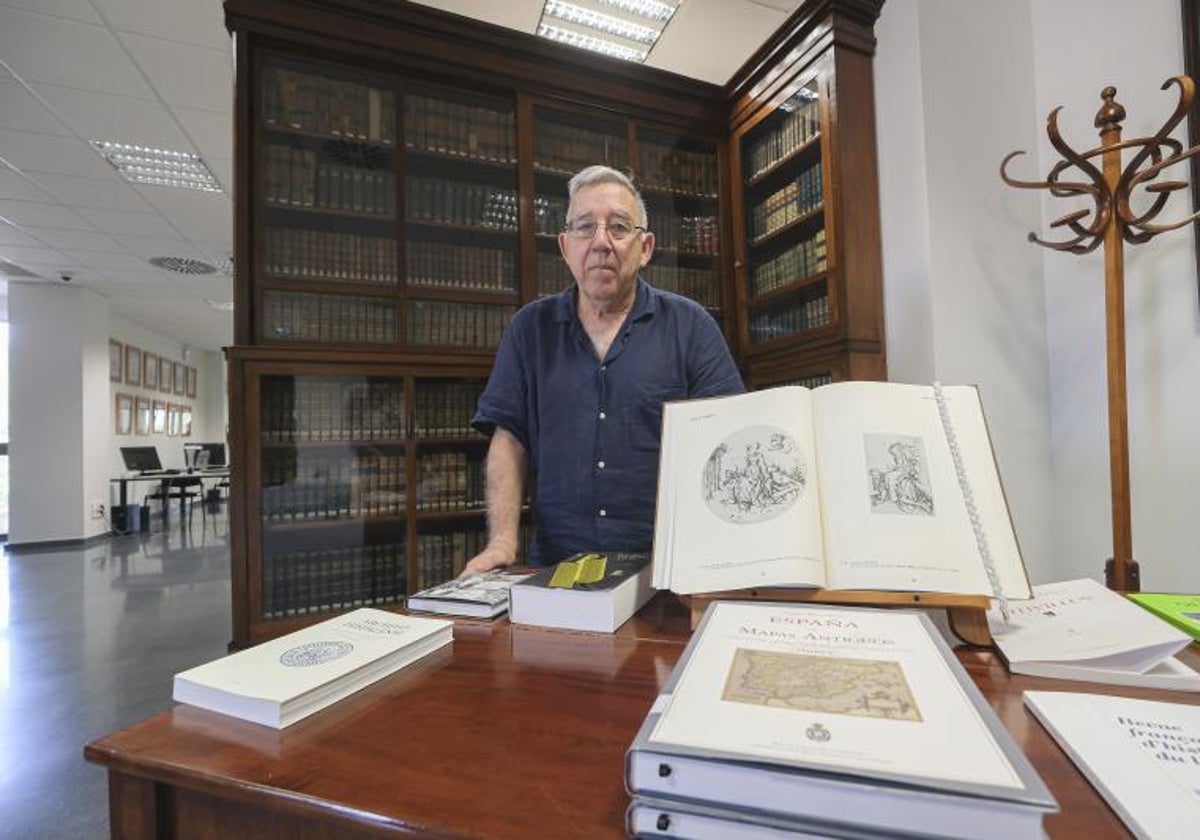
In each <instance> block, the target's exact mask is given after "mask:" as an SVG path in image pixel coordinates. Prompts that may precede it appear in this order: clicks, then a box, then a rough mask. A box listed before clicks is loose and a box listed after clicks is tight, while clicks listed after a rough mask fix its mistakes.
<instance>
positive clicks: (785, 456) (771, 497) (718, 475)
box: [702, 425, 809, 524]
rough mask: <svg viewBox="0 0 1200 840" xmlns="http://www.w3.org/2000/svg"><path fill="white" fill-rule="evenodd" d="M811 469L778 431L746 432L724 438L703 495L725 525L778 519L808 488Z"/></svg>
mask: <svg viewBox="0 0 1200 840" xmlns="http://www.w3.org/2000/svg"><path fill="white" fill-rule="evenodd" d="M808 480H809V475H808V466H807V463H806V461H805V458H804V454H803V453H802V452H801V450H800V447H799V446H797V444H796V441H795V440H793V439H792V437H791V436H790V435H789V434H788V433H787V432H785V431H783V430H782V429H779V428H776V427H775V426H765V425H763V426H748V427H746V428H743V429H739V430H738V431H736V432H734V433H733V434H731V435H729V436H728V437H726V438H725V439H724V440H723V441H721V443H720V444H719V445H718V446H717V448H716V449H714V450H713V451H712V453H711V454H710V455H709V456H708V460H707V461H706V462H705V464H704V475H703V477H702V481H703V487H702V495H703V496H704V500H705V502H707V503H708V507H709V509H710V510H711V511H712V512H713V513H715V514H716V515H717V516H718V517H720V518H721V519H723V520H725V521H727V522H736V523H741V524H748V523H752V522H763V521H765V520H768V519H774V518H775V517H776V516H779V515H780V514H781V513H783V512H784V511H786V510H788V509H789V508H790V507H791V506H792V505H793V504H794V503H795V501H796V500H797V499H799V498H800V497H801V496H802V495H803V494H804V490H805V488H806V487H807V486H808Z"/></svg>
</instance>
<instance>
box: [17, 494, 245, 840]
mask: <svg viewBox="0 0 1200 840" xmlns="http://www.w3.org/2000/svg"><path fill="white" fill-rule="evenodd" d="M202 522H203V520H202V519H201V516H200V511H199V510H198V509H197V510H196V511H195V512H194V519H193V523H192V525H191V527H190V528H180V527H179V523H177V522H176V523H172V526H171V529H170V531H169V532H167V533H161V532H159V533H153V534H148V535H134V536H126V537H112V538H108V539H105V540H102V541H100V542H99V543H96V544H93V545H91V546H88V547H86V548H81V549H76V550H71V551H53V552H38V553H19V554H8V553H4V554H0V837H14V838H41V837H46V838H72V837H84V838H92V837H106V836H107V835H108V800H107V787H106V779H105V774H104V771H103V770H102V769H101V768H99V767H96V766H95V765H92V764H88V763H86V762H85V761H84V760H83V745H84V744H85V743H86V742H87V741H89V740H91V739H93V738H96V737H98V736H100V735H104V734H105V733H107V732H110V731H112V730H114V729H120V728H123V727H126V726H129V725H131V724H133V723H136V722H137V721H139V720H142V719H143V718H146V717H149V716H150V715H153V714H157V713H158V712H161V711H164V710H165V709H168V708H170V706H171V677H172V675H174V674H175V673H176V672H177V671H180V670H183V669H184V668H187V667H190V666H192V665H195V664H198V663H200V662H203V661H207V660H209V659H213V658H216V657H218V656H221V655H223V654H224V653H225V651H226V645H227V644H228V642H229V638H230V592H229V532H228V526H227V520H226V517H225V515H224V513H220V514H218V515H216V516H213V515H211V514H210V515H209V516H208V518H207V522H206V523H204V524H202Z"/></svg>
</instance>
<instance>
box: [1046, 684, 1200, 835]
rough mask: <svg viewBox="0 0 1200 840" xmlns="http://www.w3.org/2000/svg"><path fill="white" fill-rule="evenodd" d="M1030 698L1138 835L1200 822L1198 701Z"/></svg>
mask: <svg viewBox="0 0 1200 840" xmlns="http://www.w3.org/2000/svg"><path fill="white" fill-rule="evenodd" d="M1025 705H1026V706H1027V707H1028V708H1029V711H1031V712H1033V715H1034V717H1036V718H1037V719H1038V720H1039V721H1041V723H1042V726H1044V727H1045V728H1046V731H1048V732H1049V733H1050V735H1051V736H1052V737H1053V738H1054V740H1055V741H1057V742H1058V745H1059V746H1060V747H1062V749H1063V752H1065V753H1066V754H1067V755H1068V756H1069V757H1070V759H1071V761H1073V762H1074V763H1075V765H1076V766H1077V767H1078V768H1079V770H1080V772H1082V773H1083V775H1085V776H1086V777H1087V779H1088V781H1089V782H1091V783H1092V786H1093V787H1095V788H1096V790H1097V791H1098V792H1099V793H1100V795H1101V796H1103V797H1104V799H1105V801H1106V802H1108V804H1109V806H1111V807H1112V809H1113V810H1114V811H1115V812H1116V813H1117V815H1118V816H1119V817H1120V818H1121V820H1122V821H1123V822H1124V823H1125V825H1126V826H1127V827H1128V828H1129V830H1130V831H1131V832H1133V833H1134V834H1135V835H1136V836H1138V837H1145V838H1150V837H1153V838H1156V840H1159V838H1176V837H1177V838H1192V837H1195V836H1196V828H1197V826H1200V706H1193V705H1182V704H1178V703H1159V702H1155V701H1153V700H1134V699H1132V698H1129V697H1114V696H1109V695H1099V694H1074V693H1068V692H1060V691H1026V692H1025Z"/></svg>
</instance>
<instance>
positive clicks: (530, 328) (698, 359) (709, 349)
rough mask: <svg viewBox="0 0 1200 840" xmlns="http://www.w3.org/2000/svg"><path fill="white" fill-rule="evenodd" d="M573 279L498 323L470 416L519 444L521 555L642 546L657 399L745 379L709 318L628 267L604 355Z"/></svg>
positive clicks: (734, 387) (645, 544)
mask: <svg viewBox="0 0 1200 840" xmlns="http://www.w3.org/2000/svg"><path fill="white" fill-rule="evenodd" d="M576 295H577V291H576V289H575V287H574V286H572V287H571V288H569V289H567V290H566V291H564V292H563V293H561V294H559V295H556V296H554V297H551V298H544V299H542V300H539V301H536V302H534V303H531V304H528V305H527V306H525V307H523V308H522V309H521V310H520V311H519V312H518V313H517V314H516V316H515V317H514V318H513V320H512V323H511V324H510V325H509V327H508V329H507V330H506V331H505V333H504V338H503V340H502V341H501V343H500V350H499V352H498V353H497V355H496V363H495V366H494V367H493V369H492V376H491V379H490V380H489V381H488V384H487V388H486V389H485V390H484V392H483V396H482V397H481V398H480V400H479V406H478V409H477V411H476V413H475V417H474V419H473V420H472V421H471V423H472V425H473V426H474V427H475V428H476V429H478V430H479V431H481V432H483V433H484V434H489V435H490V434H491V433H492V432H493V431H495V428H496V427H497V426H499V427H501V428H503V429H505V430H507V431H508V432H510V433H511V434H512V435H513V436H514V437H516V439H517V440H518V441H520V442H521V444H522V446H524V447H525V451H526V452H527V453H528V454H529V459H530V470H531V475H532V477H533V480H534V481H535V488H536V491H535V500H536V512H537V533H536V537H535V539H534V542H533V545H532V546H531V548H530V556H529V558H528V560H529V562H531V563H550V562H556V561H558V560H561V559H562V558H564V557H566V556H568V555H570V554H573V553H575V552H577V551H589V550H596V549H604V550H613V551H618V550H623V551H649V549H650V546H651V543H652V542H653V536H654V507H655V499H656V495H655V494H656V485H657V480H658V450H659V437H660V432H661V427H662V405H663V402H665V401H667V400H679V399H685V398H689V397H711V396H719V395H724V394H737V393H741V392H742V391H743V390H745V388H744V386H743V384H742V379H741V376H740V375H739V373H738V370H737V367H736V365H734V363H733V359H732V357H731V356H730V355H729V349H728V348H727V347H726V345H725V340H724V337H723V336H722V335H721V331H720V328H718V326H717V324H716V322H715V321H714V320H713V319H712V317H711V316H710V315H709V314H708V313H707V312H706V311H705V310H704V309H703V308H702V307H701V306H700V305H699V304H697V303H696V302H694V301H692V300H689V299H687V298H685V297H682V296H680V295H676V294H672V293H671V292H665V291H662V290H659V289H655V288H653V287H652V286H650V285H648V284H647V283H645V282H644V281H643V280H641V279H640V278H639V279H638V286H637V296H636V298H635V300H634V305H633V308H632V310H631V311H630V314H629V315H628V316H627V317H626V319H625V323H624V324H622V326H621V330H620V332H619V333H618V334H617V336H616V338H615V339H614V340H613V342H612V345H611V346H610V347H609V349H608V353H607V355H606V356H605V357H604V359H602V360H601V359H597V358H596V350H595V348H594V347H593V345H592V342H591V339H589V338H588V336H587V333H586V332H585V331H584V329H583V325H582V324H581V323H580V321H579V316H578V315H577V313H576V311H575V302H576Z"/></svg>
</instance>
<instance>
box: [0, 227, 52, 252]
mask: <svg viewBox="0 0 1200 840" xmlns="http://www.w3.org/2000/svg"><path fill="white" fill-rule="evenodd" d="M0 245H20V246H22V247H26V248H43V247H45V245H46V243H45V242H42V241H40V240H38V239H36V238H34V236H33V234H32V233H31V232H30V231H28V230H26V229H25V228H19V227H17V226H16V225H13V224H10V223H8V222H5V221H0Z"/></svg>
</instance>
